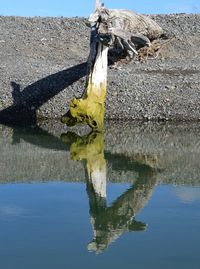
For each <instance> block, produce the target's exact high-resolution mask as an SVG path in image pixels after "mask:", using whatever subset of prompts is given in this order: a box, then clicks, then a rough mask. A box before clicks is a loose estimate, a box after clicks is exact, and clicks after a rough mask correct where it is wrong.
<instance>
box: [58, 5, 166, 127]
mask: <svg viewBox="0 0 200 269" xmlns="http://www.w3.org/2000/svg"><path fill="white" fill-rule="evenodd" d="M89 21H90V23H91V41H90V54H89V58H88V70H87V80H86V89H85V91H84V93H83V96H82V98H80V99H73V100H72V101H71V103H70V108H69V111H68V112H67V113H66V114H65V115H64V116H63V117H62V119H61V121H62V122H63V123H66V124H67V125H69V126H73V125H75V124H76V123H86V124H88V125H89V126H90V127H91V128H92V129H93V130H95V131H100V132H102V131H103V127H104V110H105V109H104V103H105V97H106V86H107V66H108V59H107V55H108V47H109V46H110V45H111V44H112V46H113V48H121V49H122V50H123V51H125V52H126V54H127V56H128V57H129V58H130V59H133V58H134V57H133V56H134V55H137V54H139V53H138V51H139V50H140V48H143V47H145V51H147V55H148V51H149V47H150V48H151V50H152V51H154V50H155V48H154V46H153V44H152V43H151V41H152V40H154V39H158V38H159V37H160V36H162V34H163V30H162V28H161V27H160V26H159V25H158V24H157V23H156V22H155V21H153V20H152V19H151V18H150V17H148V16H144V15H140V14H138V13H136V12H133V11H129V10H123V9H122V10H120V9H106V8H105V7H104V6H103V5H102V4H101V1H100V0H96V9H95V12H94V13H92V14H91V16H90V18H89ZM156 50H157V48H156ZM156 50H155V51H156ZM142 55H143V52H142ZM142 55H141V56H142Z"/></svg>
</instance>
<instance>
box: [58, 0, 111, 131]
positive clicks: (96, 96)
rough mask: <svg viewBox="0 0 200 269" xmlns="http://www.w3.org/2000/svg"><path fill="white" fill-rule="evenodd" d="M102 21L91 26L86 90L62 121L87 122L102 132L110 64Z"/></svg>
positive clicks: (72, 103) (71, 105) (74, 102)
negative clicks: (102, 32) (102, 30)
mask: <svg viewBox="0 0 200 269" xmlns="http://www.w3.org/2000/svg"><path fill="white" fill-rule="evenodd" d="M100 7H101V4H100V1H96V8H97V9H98V8H100ZM99 27H102V23H101V22H100V21H97V22H94V23H93V25H92V27H91V42H90V55H89V58H88V71H87V81H86V90H85V92H84V93H83V96H82V98H81V99H73V100H72V101H71V103H70V108H69V111H68V112H67V114H65V115H64V116H63V117H62V119H61V121H62V122H63V123H65V124H67V125H69V126H73V125H75V124H77V123H86V124H88V125H89V126H90V127H91V128H92V130H95V131H99V132H102V131H103V129H104V111H105V108H104V103H105V98H106V87H107V66H108V60H107V58H108V43H106V42H107V41H108V40H109V38H108V35H104V36H103V35H100V34H99Z"/></svg>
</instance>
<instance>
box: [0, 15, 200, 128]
mask: <svg viewBox="0 0 200 269" xmlns="http://www.w3.org/2000/svg"><path fill="white" fill-rule="evenodd" d="M151 17H152V18H153V19H155V20H156V21H157V22H158V24H159V25H160V26H161V27H162V28H163V29H164V32H165V33H166V35H167V36H168V38H169V39H171V41H170V42H168V43H167V44H166V45H165V46H163V48H162V49H161V51H160V55H159V57H158V58H156V59H148V60H147V62H143V63H141V62H138V61H133V62H131V63H130V64H126V65H124V66H122V68H121V70H115V69H111V68H109V70H108V89H107V99H106V113H105V118H106V119H108V118H109V119H118V120H145V121H151V120H152V121H159V120H161V121H167V120H169V121H198V120H200V109H199V106H200V48H199V44H200V14H170V15H151ZM86 23H87V19H86V18H77V17H75V18H64V17H59V18H57V17H46V18H43V17H29V18H25V17H13V16H9V17H7V16H0V36H1V38H0V70H1V77H0V122H6V121H8V122H12V121H13V122H14V123H17V122H19V123H20V122H24V123H25V122H27V123H28V122H30V121H35V122H37V119H43V118H44V119H53V118H60V117H61V116H62V115H63V114H65V113H66V111H67V108H68V105H69V102H70V100H71V99H72V98H74V97H80V96H81V94H82V92H83V90H84V87H85V77H84V76H85V73H86V61H87V57H88V53H89V35H90V29H89V28H88V27H87V26H86Z"/></svg>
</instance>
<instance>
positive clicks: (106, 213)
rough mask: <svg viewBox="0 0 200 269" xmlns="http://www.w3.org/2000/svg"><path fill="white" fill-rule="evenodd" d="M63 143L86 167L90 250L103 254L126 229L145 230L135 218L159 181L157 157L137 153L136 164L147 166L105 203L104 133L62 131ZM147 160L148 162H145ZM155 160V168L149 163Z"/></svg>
mask: <svg viewBox="0 0 200 269" xmlns="http://www.w3.org/2000/svg"><path fill="white" fill-rule="evenodd" d="M61 139H62V141H63V142H65V143H66V144H68V146H69V145H70V154H71V158H72V159H73V160H83V161H84V164H85V170H86V175H87V176H86V179H87V182H86V185H87V194H88V198H89V206H90V218H91V224H92V228H93V233H94V238H93V240H92V242H91V243H89V244H88V250H89V251H95V252H96V253H100V252H102V251H103V250H105V249H106V248H107V247H108V245H109V244H110V243H112V242H113V241H115V240H116V239H117V238H118V237H119V236H120V235H122V234H123V233H125V232H127V231H143V230H145V228H146V224H145V223H142V222H140V221H137V220H136V219H135V215H136V214H137V213H138V212H139V210H140V209H142V208H143V207H144V206H145V204H146V203H147V202H148V200H149V198H150V196H151V194H152V192H153V188H154V186H155V183H156V169H155V168H154V167H155V166H156V165H155V162H156V158H154V157H152V156H145V155H143V156H142V155H141V154H140V155H138V160H136V159H137V157H135V159H134V163H135V162H137V161H138V166H140V165H142V166H143V167H145V169H141V170H139V176H138V179H137V181H136V182H135V184H134V185H133V186H132V187H131V188H130V189H128V190H127V191H126V192H125V193H123V194H122V195H121V196H120V197H118V198H117V199H116V201H114V203H113V204H112V206H109V207H108V206H107V202H106V161H105V158H104V135H103V134H101V133H90V134H89V135H86V136H83V137H80V136H78V135H76V134H73V133H67V134H63V135H62V136H61ZM145 160H146V161H145ZM145 162H146V163H145ZM149 163H152V164H153V165H152V167H151V166H150V165H149Z"/></svg>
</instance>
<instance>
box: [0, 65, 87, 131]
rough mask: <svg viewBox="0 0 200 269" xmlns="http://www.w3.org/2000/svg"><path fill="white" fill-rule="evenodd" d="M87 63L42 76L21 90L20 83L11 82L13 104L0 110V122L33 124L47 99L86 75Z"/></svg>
mask: <svg viewBox="0 0 200 269" xmlns="http://www.w3.org/2000/svg"><path fill="white" fill-rule="evenodd" d="M86 68H87V63H81V64H78V65H76V66H73V67H70V68H68V69H66V70H63V71H60V72H58V73H55V74H52V75H49V76H47V77H45V78H42V79H40V80H38V81H36V82H34V83H33V84H31V85H28V86H27V87H26V88H25V89H23V90H22V91H21V89H20V85H19V84H17V83H15V82H11V86H12V88H13V91H12V96H13V105H12V106H10V107H8V108H6V109H4V110H2V111H0V123H3V124H13V125H22V126H27V125H35V124H36V121H37V115H36V111H37V109H38V108H39V107H41V106H42V105H43V104H44V103H46V102H47V101H48V100H49V99H51V98H52V97H54V96H55V95H57V94H58V93H59V92H61V91H62V90H64V89H65V88H67V87H68V86H70V85H71V84H73V83H74V82H76V81H78V80H79V79H80V78H82V77H84V76H85V75H86Z"/></svg>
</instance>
